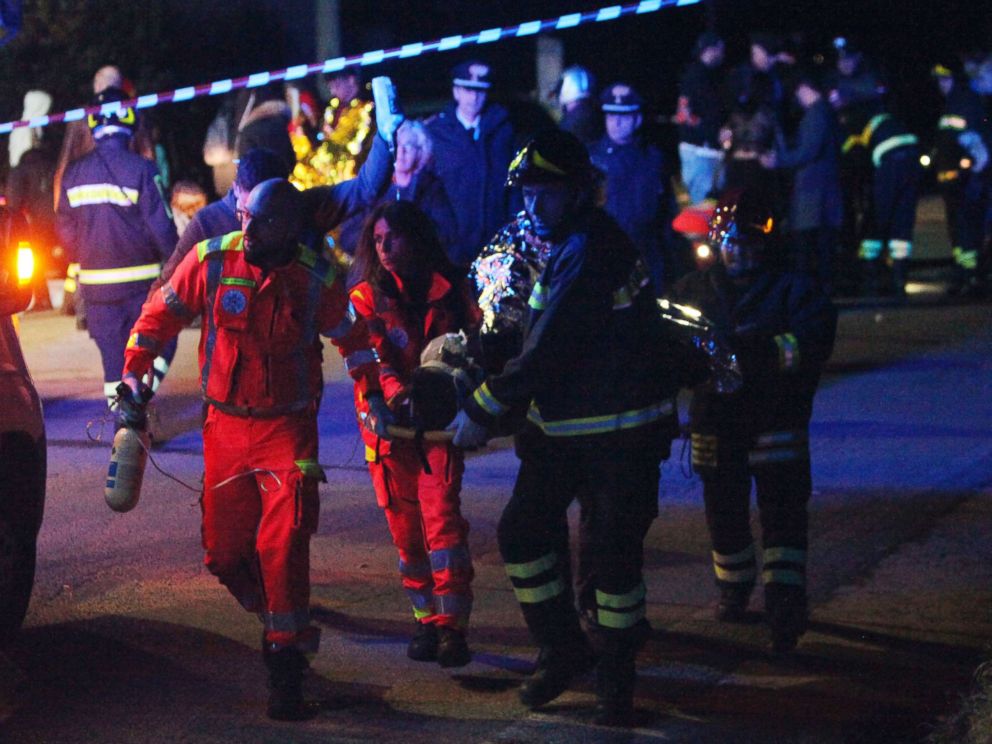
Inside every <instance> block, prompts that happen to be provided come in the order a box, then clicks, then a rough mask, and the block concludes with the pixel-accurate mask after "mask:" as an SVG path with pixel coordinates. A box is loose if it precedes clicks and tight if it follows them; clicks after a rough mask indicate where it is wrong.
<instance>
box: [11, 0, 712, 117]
mask: <svg viewBox="0 0 992 744" xmlns="http://www.w3.org/2000/svg"><path fill="white" fill-rule="evenodd" d="M700 1H701V0H641V2H637V3H630V4H627V5H610V6H608V7H605V8H600V9H598V10H590V11H586V12H584V13H567V14H565V15H562V16H558V17H557V18H548V19H546V20H543V21H527V22H526V23H519V24H516V25H514V26H502V27H496V28H490V29H485V30H483V31H478V32H477V33H474V34H458V35H456V36H445V37H444V38H442V39H436V40H434V41H419V42H416V43H413V44H404V45H403V46H400V47H395V48H393V49H379V50H376V51H372V52H363V53H361V54H356V55H353V56H351V57H335V58H334V59H328V60H325V61H323V62H315V63H313V64H309V65H295V66H293V67H287V68H285V69H282V70H273V71H270V72H256V73H252V74H251V75H246V76H244V77H239V78H229V79H227V80H216V81H214V82H212V83H203V84H201V85H190V86H187V87H185V88H177V89H176V90H170V91H168V92H165V93H149V94H147V95H143V96H138V97H137V98H132V99H130V100H127V101H113V102H110V103H105V104H103V105H102V106H89V107H86V108H75V109H70V110H69V111H63V112H61V113H58V114H48V115H46V116H37V117H35V118H33V119H24V120H20V121H8V122H5V123H3V124H0V134H9V133H10V132H11V131H12V130H14V129H16V128H19V127H45V126H48V125H49V124H58V123H59V122H71V121H79V120H80V119H84V118H85V117H86V116H88V115H89V114H96V113H98V112H99V113H103V114H104V115H107V116H109V115H111V114H115V113H117V112H118V111H119V110H121V109H122V108H128V107H130V106H134V107H135V108H139V109H146V108H153V107H154V106H158V105H160V104H164V103H181V102H182V101H190V100H192V99H194V98H200V97H202V96H216V95H221V94H223V93H229V92H231V91H232V90H239V89H241V88H257V87H259V86H261V85H266V84H267V83H271V82H275V81H279V80H298V79H300V78H304V77H307V76H308V75H313V74H316V73H329V72H336V71H337V70H341V69H344V68H345V67H350V66H353V65H360V66H364V67H368V66H370V65H377V64H380V63H381V62H385V61H386V60H390V59H409V58H412V57H419V56H422V55H424V54H430V53H433V52H449V51H452V50H454V49H458V48H460V47H464V46H468V45H470V44H489V43H492V42H494V41H500V40H502V39H509V38H520V37H524V36H533V35H534V34H539V33H541V32H544V31H561V30H564V29H569V28H575V27H576V26H581V25H583V24H586V23H598V22H603V21H614V20H616V19H618V18H622V17H624V16H628V15H643V14H645V13H654V12H656V11H659V10H662V9H664V8H670V7H681V6H684V5H695V4H696V3H698V2H700Z"/></svg>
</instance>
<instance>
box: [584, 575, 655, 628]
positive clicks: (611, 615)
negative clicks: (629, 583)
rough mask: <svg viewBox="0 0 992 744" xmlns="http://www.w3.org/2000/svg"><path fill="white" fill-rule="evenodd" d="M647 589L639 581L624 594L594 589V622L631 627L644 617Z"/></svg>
mask: <svg viewBox="0 0 992 744" xmlns="http://www.w3.org/2000/svg"><path fill="white" fill-rule="evenodd" d="M646 596H647V589H646V588H645V586H644V582H641V583H640V584H638V585H637V586H635V587H634V588H633V589H631V590H630V591H629V592H626V593H624V594H611V593H609V592H604V591H600V590H599V589H597V590H596V605H597V608H596V622H597V623H598V624H599V625H601V626H603V627H605V628H616V629H624V628H632V627H634V626H635V625H637V623H639V622H640V621H641V620H643V619H644V614H645V606H644V599H645V597H646Z"/></svg>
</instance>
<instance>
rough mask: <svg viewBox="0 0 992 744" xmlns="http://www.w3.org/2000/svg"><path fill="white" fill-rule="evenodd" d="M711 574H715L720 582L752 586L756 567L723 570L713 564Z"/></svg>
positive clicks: (756, 571) (756, 570)
mask: <svg viewBox="0 0 992 744" xmlns="http://www.w3.org/2000/svg"><path fill="white" fill-rule="evenodd" d="M713 573H714V574H716V577H717V578H718V579H719V580H720V581H726V582H727V583H729V584H753V583H754V579H755V577H756V576H757V575H758V567H757V566H747V567H746V568H724V567H723V566H718V565H717V564H716V563H714V564H713Z"/></svg>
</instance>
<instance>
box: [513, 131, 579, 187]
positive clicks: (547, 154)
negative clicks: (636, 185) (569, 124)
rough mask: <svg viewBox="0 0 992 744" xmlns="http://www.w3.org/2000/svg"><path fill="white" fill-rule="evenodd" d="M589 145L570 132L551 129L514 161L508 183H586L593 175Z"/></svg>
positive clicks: (515, 184) (538, 136)
mask: <svg viewBox="0 0 992 744" xmlns="http://www.w3.org/2000/svg"><path fill="white" fill-rule="evenodd" d="M592 175H593V170H592V164H591V163H590V161H589V152H588V151H587V150H586V147H585V145H583V144H582V142H581V141H580V140H579V139H578V138H577V137H576V136H575V135H574V134H571V133H570V132H565V131H562V130H561V129H547V130H545V131H543V132H541V133H540V134H538V135H537V136H536V137H534V139H532V140H531V141H530V142H528V143H527V144H526V145H525V146H524V148H523V149H522V150H520V152H518V153H517V155H516V157H515V158H513V162H511V163H510V171H509V173H508V174H507V178H506V185H507V186H524V185H527V184H540V183H570V182H575V183H578V184H580V185H581V184H583V183H586V182H589V181H590V180H591V178H592Z"/></svg>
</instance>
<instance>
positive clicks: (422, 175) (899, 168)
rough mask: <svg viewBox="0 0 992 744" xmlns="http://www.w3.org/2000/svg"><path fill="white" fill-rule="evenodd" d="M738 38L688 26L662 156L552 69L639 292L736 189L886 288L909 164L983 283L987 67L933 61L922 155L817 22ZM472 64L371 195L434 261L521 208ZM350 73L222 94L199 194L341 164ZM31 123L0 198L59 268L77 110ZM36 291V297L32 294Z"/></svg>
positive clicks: (304, 178)
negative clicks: (817, 29) (743, 44)
mask: <svg viewBox="0 0 992 744" xmlns="http://www.w3.org/2000/svg"><path fill="white" fill-rule="evenodd" d="M749 41H750V46H749V50H750V53H749V57H748V59H747V60H745V61H743V62H741V63H740V64H736V65H731V64H729V63H728V61H727V56H726V48H725V41H724V39H723V38H721V36H720V35H719V34H717V33H716V32H712V31H708V32H705V33H703V34H702V35H701V36H700V37H699V38H698V39H697V40H696V42H695V45H694V47H693V51H692V55H691V59H690V60H689V62H688V64H687V66H686V67H685V69H684V71H683V73H682V75H681V78H680V80H679V90H678V101H677V105H676V108H675V111H674V113H673V114H672V115H671V116H668V117H666V118H665V120H664V122H663V123H665V124H667V125H670V126H673V127H674V128H675V130H676V131H677V142H678V145H677V153H678V158H677V162H678V167H674V163H673V159H672V158H670V157H665V156H664V155H663V154H662V152H661V150H659V148H658V147H656V146H655V145H654V144H652V143H650V142H649V141H647V140H648V138H646V137H644V136H643V134H644V131H645V130H646V129H648V128H647V127H645V124H646V123H650V122H651V121H652V120H651V119H650V118H647V112H646V110H645V109H646V105H645V100H644V98H643V97H642V96H641V94H640V93H639V92H638V91H637V90H635V89H634V87H632V86H631V85H629V84H627V83H625V82H623V81H616V82H614V81H610V82H609V83H608V84H607V85H604V86H602V87H600V86H597V81H596V80H595V78H594V76H593V74H592V72H591V71H589V70H588V69H586V68H584V67H581V66H571V67H567V68H566V69H565V70H564V71H563V73H562V74H561V76H560V78H559V84H558V87H557V89H556V91H555V92H554V97H555V99H556V104H557V105H556V107H555V109H556V110H555V111H554V112H552V113H553V115H554V116H553V119H552V118H551V117H549V119H548V122H549V123H551V122H552V121H553V120H556V121H557V125H558V126H560V127H561V128H562V129H564V130H567V131H570V132H572V133H573V134H575V135H576V136H578V137H579V139H581V140H582V141H583V142H584V143H585V144H586V145H587V147H588V149H589V152H590V155H591V158H592V160H593V163H594V164H595V165H596V166H597V168H599V170H600V171H602V176H603V179H602V180H603V199H604V202H605V206H606V208H607V211H608V212H610V213H611V214H612V215H613V216H614V218H616V219H617V221H618V222H619V223H620V224H621V226H622V227H623V228H624V230H625V231H626V232H627V233H628V235H629V236H630V237H631V238H632V239H633V240H634V242H635V243H636V244H637V246H638V248H639V249H640V250H641V253H642V257H643V259H644V262H645V264H646V267H647V269H648V271H649V273H650V274H651V276H652V277H653V279H654V281H655V284H656V287H657V288H658V291H659V292H661V291H662V290H663V289H664V288H665V287H666V286H668V285H670V284H671V282H672V281H673V280H674V279H676V278H677V277H678V276H680V275H681V274H683V273H684V272H685V271H687V270H688V269H690V268H692V266H693V264H694V263H699V262H701V261H705V260H706V255H705V254H706V248H705V245H702V238H703V237H704V236H705V226H706V221H707V218H708V216H709V214H710V212H711V210H712V204H713V203H714V200H715V199H716V198H717V197H718V196H719V195H720V194H721V193H724V192H726V191H728V190H746V191H748V192H753V193H757V194H759V195H760V198H761V199H762V200H764V201H765V202H766V203H768V204H769V205H770V207H771V209H772V211H773V213H774V214H776V216H777V217H776V219H777V220H778V221H779V222H780V225H779V227H781V228H784V230H782V229H780V230H777V231H776V232H777V233H782V234H784V235H787V236H788V240H787V241H786V243H785V244H784V245H783V246H782V256H783V259H784V260H785V262H787V263H788V264H790V265H791V267H792V268H794V269H796V270H798V271H801V272H806V273H810V274H812V275H814V276H816V277H818V278H819V280H820V281H821V282H822V283H823V284H824V285H825V286H826V287H827V288H828V289H829V290H831V291H837V290H838V289H840V290H843V291H859V292H861V293H863V294H869V295H876V294H880V293H893V294H895V295H897V296H901V295H904V293H905V286H906V281H907V267H908V265H909V259H910V257H911V255H912V241H913V228H914V220H915V213H916V201H917V197H918V195H919V191H920V187H921V183H922V178H923V170H922V169H923V165H922V164H921V163H924V164H929V165H931V166H932V167H933V169H934V172H935V174H936V182H937V186H938V188H939V190H940V192H941V194H942V196H943V198H944V201H945V204H946V207H947V222H948V228H949V234H950V239H951V244H952V250H953V260H954V271H955V273H954V279H953V282H952V287H951V291H952V292H955V293H958V292H959V293H969V294H981V293H983V292H984V289H985V278H986V272H987V271H988V260H987V255H986V254H987V249H986V245H985V244H986V238H985V236H986V232H987V230H986V223H987V222H988V220H987V217H986V212H987V211H988V203H989V198H988V195H989V178H988V173H989V170H988V169H986V167H985V166H986V163H987V160H988V154H987V151H988V141H989V133H988V131H987V126H986V119H985V114H984V102H983V99H982V95H984V94H985V93H987V92H988V90H986V88H988V89H989V90H992V85H990V84H987V80H988V79H990V78H992V75H990V74H989V72H988V69H986V68H989V67H990V66H989V65H988V64H983V63H982V62H981V60H977V61H973V62H971V63H968V64H963V65H961V66H959V67H958V68H954V67H952V66H945V65H936V66H935V67H934V68H933V76H934V79H935V81H936V83H937V85H938V87H939V88H940V90H941V92H942V93H943V95H944V97H945V103H946V105H945V110H944V113H943V116H942V117H941V119H940V121H939V123H938V128H937V134H936V138H935V140H934V148H933V150H932V151H930V150H928V152H926V153H924V152H923V148H922V147H921V144H920V142H919V141H918V139H917V137H916V136H915V135H914V133H912V132H910V131H909V130H908V129H907V128H906V127H905V126H904V125H903V124H902V123H901V122H900V121H899V119H898V117H897V116H895V115H894V114H893V113H892V111H890V109H889V107H888V100H887V86H886V83H885V80H884V78H883V76H882V74H881V73H880V71H879V69H878V68H877V67H876V66H875V65H874V64H873V61H872V60H870V59H869V58H868V57H867V55H866V54H865V53H864V52H863V51H862V50H861V49H859V48H858V47H857V46H856V45H855V43H853V42H852V41H850V40H846V39H843V38H838V39H835V40H834V49H833V50H832V56H831V57H824V56H823V55H818V56H817V57H816V58H815V62H816V64H813V61H814V60H810V61H809V63H807V61H806V60H804V59H803V55H801V54H799V53H797V52H796V51H794V50H793V48H792V47H791V46H790V45H789V43H788V41H789V40H788V39H787V38H785V37H779V36H776V35H773V34H769V33H754V34H752V35H751V36H750V39H749ZM491 72H492V70H491V68H490V65H488V64H486V63H484V62H481V61H478V60H472V61H466V62H463V63H461V64H459V65H457V66H456V67H455V68H454V69H453V70H452V77H451V84H452V88H451V91H452V100H451V101H450V103H449V104H448V105H447V106H446V107H444V108H443V110H441V111H439V112H437V113H436V114H434V115H432V116H430V117H428V118H426V119H425V120H415V119H412V118H411V119H409V120H408V121H407V122H406V123H405V124H404V125H403V127H402V128H401V129H400V131H399V133H398V135H397V146H396V154H395V173H394V177H393V182H392V185H391V186H390V188H389V189H388V191H387V192H386V193H385V194H384V195H383V196H382V200H396V199H402V200H409V201H413V202H414V203H416V204H417V205H418V206H420V207H421V208H422V209H423V210H425V211H426V212H427V213H428V215H429V216H430V217H431V219H432V220H433V222H434V224H435V225H436V227H437V229H438V232H439V234H440V237H441V240H442V244H443V246H444V248H445V251H446V253H447V255H448V258H449V260H450V261H451V262H452V263H453V264H455V265H456V266H460V267H465V268H467V267H468V266H469V265H470V264H471V262H472V260H473V259H474V258H475V256H476V255H477V254H478V252H479V250H480V249H481V248H482V247H483V246H484V245H485V244H486V242H487V241H488V240H489V239H490V238H491V237H492V236H493V235H494V234H495V233H496V232H497V231H498V230H499V228H500V227H501V226H503V225H504V224H506V223H507V222H508V221H509V220H511V219H512V218H513V216H514V215H515V214H516V212H517V211H519V209H520V208H521V204H520V201H519V195H518V194H516V193H514V192H513V191H512V190H509V189H506V188H505V186H504V181H505V177H506V172H507V168H508V166H509V164H510V161H511V159H512V157H513V155H514V153H515V152H516V150H517V149H519V147H520V146H521V145H522V144H523V143H524V142H525V141H526V139H527V138H528V137H529V136H530V135H532V134H533V132H522V131H519V129H518V130H516V131H515V128H514V125H513V122H512V118H511V116H510V115H509V113H508V111H507V109H506V108H504V107H503V106H501V105H500V104H499V103H497V102H496V101H494V100H493V96H492V90H491V86H492V76H491ZM108 86H112V87H116V88H122V89H123V90H125V91H126V92H129V93H130V94H133V93H134V91H133V87H129V86H130V83H129V82H128V81H127V80H126V78H124V76H122V75H121V73H120V71H119V70H118V69H117V68H114V67H105V68H102V69H101V70H100V71H98V72H97V74H96V76H95V77H94V81H93V89H94V93H98V92H99V91H100V90H102V89H104V88H106V87H108ZM983 86H984V87H983ZM366 87H367V86H365V85H364V84H363V81H362V77H361V71H360V70H359V69H357V68H345V69H343V70H341V71H339V72H337V73H334V74H332V75H331V76H330V78H329V80H328V88H329V93H330V99H329V101H328V103H327V104H326V106H325V105H324V104H323V102H322V101H320V100H319V99H320V96H319V94H317V93H315V90H314V89H313V88H311V87H307V86H306V85H303V84H294V85H289V84H287V85H283V84H269V85H267V86H264V87H259V88H253V89H251V90H245V91H241V92H240V94H238V95H236V96H235V95H233V94H232V96H230V97H229V99H228V100H225V101H224V102H223V103H222V105H221V108H220V111H219V112H218V114H217V116H216V118H215V119H214V120H213V122H212V123H211V124H210V126H209V128H208V131H207V133H206V137H205V141H204V147H203V158H204V161H205V162H206V164H208V165H209V166H210V167H211V168H212V169H213V174H214V179H213V190H214V191H215V192H216V194H217V196H220V197H223V196H224V195H225V194H227V193H228V192H229V189H230V188H232V184H233V183H234V177H235V172H236V169H237V161H238V159H239V156H240V155H241V154H244V153H245V152H247V151H249V150H250V149H252V148H257V147H264V148H266V149H269V150H271V151H272V152H273V153H275V154H276V155H277V156H278V157H279V159H280V160H281V161H282V162H283V163H284V166H285V172H286V174H287V175H288V177H289V178H290V180H291V181H292V182H293V183H294V184H296V185H297V186H298V187H299V188H308V187H311V186H315V185H321V184H328V183H337V182H340V181H342V180H345V179H348V178H352V177H354V176H355V175H356V173H357V170H358V168H359V166H360V165H361V163H362V162H363V160H364V158H365V157H366V155H367V153H368V150H369V147H370V143H371V139H372V136H373V135H374V133H375V115H374V111H373V106H372V103H371V101H369V100H366V96H365V91H366ZM401 98H402V91H401ZM51 103H52V101H51V98H50V97H49V96H48V95H47V94H46V93H44V92H42V91H29V92H28V94H27V95H26V96H25V108H24V114H23V116H24V118H30V117H34V116H39V115H43V114H45V113H47V112H48V109H49V108H50V106H51ZM659 121H660V119H659ZM150 122H151V118H146V117H142V118H141V121H140V122H139V126H138V129H137V131H136V134H135V136H134V138H133V143H132V146H131V147H132V149H133V150H135V151H137V152H139V153H140V154H142V155H144V156H145V157H147V158H149V159H150V160H152V161H153V162H155V163H156V165H157V166H158V170H159V176H160V184H161V186H162V188H163V193H165V194H168V195H169V196H170V197H171V199H170V201H171V207H172V214H173V217H174V220H175V223H176V227H177V229H178V231H179V233H180V235H181V234H182V232H183V230H184V229H185V227H186V225H187V224H188V223H189V220H190V219H191V217H192V215H193V214H195V212H196V211H197V210H198V209H200V208H202V207H203V206H205V205H206V204H207V203H208V201H209V199H208V195H207V193H206V191H205V190H204V188H203V186H202V185H200V184H198V183H196V182H195V181H192V180H176V181H173V180H172V174H171V173H170V167H169V162H168V158H167V157H166V152H165V149H164V148H163V147H162V145H161V144H159V142H158V140H159V137H158V132H157V131H156V130H155V128H154V127H153V126H152V125H151V124H150ZM44 131H45V130H43V129H27V128H22V129H16V130H14V133H13V135H12V137H11V141H10V147H9V151H10V165H11V171H10V176H9V179H8V184H7V190H6V197H7V201H8V205H9V206H10V207H11V208H14V209H20V210H23V211H24V212H25V213H26V214H27V215H28V216H29V218H30V220H31V222H32V229H33V231H34V239H35V241H36V242H38V243H39V244H41V245H51V246H56V249H55V251H54V255H53V257H52V260H51V261H50V264H49V266H48V274H49V275H50V276H52V275H56V274H61V273H64V272H65V271H66V268H67V265H68V260H67V257H66V256H65V255H63V254H62V253H61V252H60V251H59V249H58V248H57V246H58V239H57V236H56V235H55V232H54V229H53V225H54V213H55V210H57V208H58V199H59V180H60V177H61V174H62V173H63V172H64V169H65V167H66V164H67V163H69V162H72V161H73V160H76V159H78V158H79V157H81V156H82V155H84V154H86V153H87V152H89V151H91V150H92V148H93V141H92V138H91V136H90V133H89V131H88V128H87V126H86V123H85V121H81V122H74V123H71V124H69V125H67V126H66V128H65V132H64V136H63V141H62V147H61V152H60V153H59V154H58V156H57V157H55V155H54V154H53V153H52V152H51V150H50V149H48V148H45V147H43V146H42V145H43V141H42V136H43V134H44ZM927 139H928V140H929V139H930V138H929V137H928V138H927ZM680 213H681V214H680ZM364 217H365V215H364V214H359V215H355V216H354V217H352V218H351V219H350V220H348V221H346V222H345V223H344V224H343V225H342V226H341V228H340V229H339V230H338V231H336V234H335V235H334V240H335V244H336V246H337V249H338V250H339V251H340V252H341V253H343V254H348V255H350V254H352V253H353V252H354V249H355V244H356V241H357V238H358V235H359V233H360V230H361V225H362V222H363V220H364ZM673 224H674V227H673ZM694 242H695V245H696V246H699V247H700V252H699V254H697V253H696V252H695V251H694V247H693V246H694ZM39 295H40V296H39V301H38V306H41V307H44V306H45V304H46V300H47V296H45V295H44V293H41V292H40V293H39Z"/></svg>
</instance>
